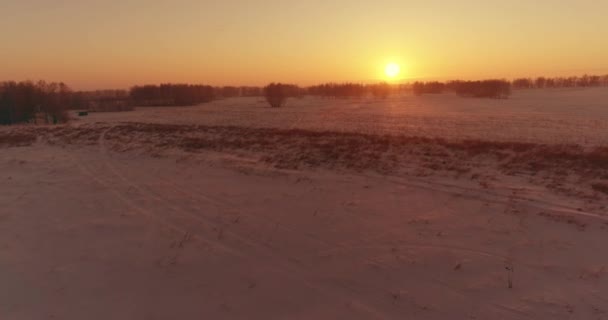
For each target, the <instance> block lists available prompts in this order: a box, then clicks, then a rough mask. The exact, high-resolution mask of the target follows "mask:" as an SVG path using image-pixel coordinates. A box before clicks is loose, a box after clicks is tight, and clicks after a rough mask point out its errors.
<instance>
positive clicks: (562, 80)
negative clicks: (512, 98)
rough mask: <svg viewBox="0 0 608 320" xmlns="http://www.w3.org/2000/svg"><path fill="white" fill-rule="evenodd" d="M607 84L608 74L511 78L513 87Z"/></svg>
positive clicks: (566, 86)
mask: <svg viewBox="0 0 608 320" xmlns="http://www.w3.org/2000/svg"><path fill="white" fill-rule="evenodd" d="M600 86H604V87H605V86H608V75H603V76H598V75H583V76H580V77H555V78H548V77H538V78H518V79H515V80H513V88H515V89H544V88H574V87H581V88H586V87H600Z"/></svg>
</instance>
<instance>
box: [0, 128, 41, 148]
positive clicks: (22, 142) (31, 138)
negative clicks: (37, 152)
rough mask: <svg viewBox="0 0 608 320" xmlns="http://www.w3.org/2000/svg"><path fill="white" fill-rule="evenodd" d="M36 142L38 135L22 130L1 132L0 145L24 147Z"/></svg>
mask: <svg viewBox="0 0 608 320" xmlns="http://www.w3.org/2000/svg"><path fill="white" fill-rule="evenodd" d="M34 142H36V135H35V134H32V133H21V132H0V147H24V146H29V145H32V144H33V143H34Z"/></svg>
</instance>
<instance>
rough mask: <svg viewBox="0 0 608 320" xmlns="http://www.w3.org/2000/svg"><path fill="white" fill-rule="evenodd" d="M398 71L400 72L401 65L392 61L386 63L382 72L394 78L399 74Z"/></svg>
mask: <svg viewBox="0 0 608 320" xmlns="http://www.w3.org/2000/svg"><path fill="white" fill-rule="evenodd" d="M400 72H401V67H400V66H399V65H398V64H396V63H394V62H391V63H389V64H387V65H386V68H385V69H384V73H385V74H386V76H387V77H389V78H395V77H396V76H398V75H399V73H400Z"/></svg>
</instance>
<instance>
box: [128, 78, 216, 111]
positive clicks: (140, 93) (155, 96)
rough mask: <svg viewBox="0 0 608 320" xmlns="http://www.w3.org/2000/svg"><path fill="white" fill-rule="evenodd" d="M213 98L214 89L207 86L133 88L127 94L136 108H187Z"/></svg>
mask: <svg viewBox="0 0 608 320" xmlns="http://www.w3.org/2000/svg"><path fill="white" fill-rule="evenodd" d="M214 98H215V90H214V88H213V87H212V86H207V85H192V84H171V83H166V84H161V85H144V86H134V87H132V88H131V90H130V92H129V99H130V102H131V103H133V104H135V105H138V106H188V105H195V104H199V103H203V102H209V101H212V100H213V99H214Z"/></svg>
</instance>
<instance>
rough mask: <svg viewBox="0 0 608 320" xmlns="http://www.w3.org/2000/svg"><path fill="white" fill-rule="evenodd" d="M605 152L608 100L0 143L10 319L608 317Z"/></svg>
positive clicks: (177, 112) (248, 102)
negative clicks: (605, 251)
mask: <svg viewBox="0 0 608 320" xmlns="http://www.w3.org/2000/svg"><path fill="white" fill-rule="evenodd" d="M384 134H390V135H388V136H387V135H384ZM463 139H465V140H463ZM466 139H469V140H466ZM607 142H608V90H607V89H593V90H563V91H554V92H551V91H518V92H516V94H515V95H514V97H513V98H512V99H510V100H475V99H460V98H456V97H453V96H452V95H441V96H427V97H420V98H416V97H401V98H392V99H389V100H387V101H382V102H378V101H373V100H362V101H354V100H350V101H349V100H321V99H312V98H306V99H302V100H296V99H294V100H290V102H289V106H288V107H286V108H283V109H270V108H268V107H266V104H265V103H264V102H262V101H260V100H259V99H256V98H252V99H229V100H223V101H217V102H214V103H211V104H206V105H201V106H196V107H188V108H138V109H137V110H136V111H134V112H125V113H99V114H91V115H90V116H88V117H83V118H80V119H78V120H75V121H73V122H72V123H70V124H67V125H62V126H54V127H34V126H20V127H6V128H0V319H10V320H30V319H70V320H71V319H93V320H94V319H99V320H106V319H125V320H126V319H129V320H130V319H146V320H147V319H193V320H194V319H606V318H607V317H608V299H607V298H606V294H605V293H606V292H608V256H607V255H605V254H603V252H604V250H605V243H606V242H607V241H608V208H607V206H608V148H607V147H606V146H607ZM563 143H568V144H576V143H578V144H580V145H561V144H563Z"/></svg>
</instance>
